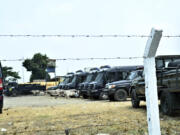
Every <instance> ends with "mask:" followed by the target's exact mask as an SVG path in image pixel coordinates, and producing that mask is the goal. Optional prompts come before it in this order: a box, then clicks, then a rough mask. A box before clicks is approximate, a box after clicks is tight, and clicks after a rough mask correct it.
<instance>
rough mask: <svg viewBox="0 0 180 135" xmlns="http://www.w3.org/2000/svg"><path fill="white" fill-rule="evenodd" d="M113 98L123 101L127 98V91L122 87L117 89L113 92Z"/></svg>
mask: <svg viewBox="0 0 180 135" xmlns="http://www.w3.org/2000/svg"><path fill="white" fill-rule="evenodd" d="M114 99H115V100H116V101H125V100H126V99H127V92H126V91H125V90H123V89H119V90H117V91H116V92H115V94H114Z"/></svg>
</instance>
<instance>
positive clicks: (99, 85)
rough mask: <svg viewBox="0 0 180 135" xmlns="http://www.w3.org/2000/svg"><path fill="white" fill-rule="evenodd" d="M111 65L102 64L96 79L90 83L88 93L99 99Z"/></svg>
mask: <svg viewBox="0 0 180 135" xmlns="http://www.w3.org/2000/svg"><path fill="white" fill-rule="evenodd" d="M108 69H110V66H108V65H106V66H101V67H100V70H99V71H98V73H97V76H96V78H95V80H94V81H92V82H91V83H89V84H88V88H87V89H88V90H87V95H88V96H89V97H91V98H93V99H99V97H100V93H101V91H102V89H103V88H104V87H105V84H106V82H107V76H106V73H107V70H108Z"/></svg>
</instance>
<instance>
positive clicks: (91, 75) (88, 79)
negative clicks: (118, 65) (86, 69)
mask: <svg viewBox="0 0 180 135" xmlns="http://www.w3.org/2000/svg"><path fill="white" fill-rule="evenodd" d="M92 78H93V74H89V75H88V76H87V78H86V80H85V82H90V81H91V80H92Z"/></svg>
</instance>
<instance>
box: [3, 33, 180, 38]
mask: <svg viewBox="0 0 180 135" xmlns="http://www.w3.org/2000/svg"><path fill="white" fill-rule="evenodd" d="M0 37H1V38H2V37H25V38H40V37H41V38H45V37H57V38H116V37H117V38H118V37H121V38H123V37H126V38H145V37H151V36H150V35H126V34H125V35H123V34H109V35H108V34H100V35H91V34H70V35H68V34H67V35H64V34H62V35H61V34H52V35H51V34H0ZM162 37H165V38H179V37H180V35H164V36H162Z"/></svg>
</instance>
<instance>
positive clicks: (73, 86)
mask: <svg viewBox="0 0 180 135" xmlns="http://www.w3.org/2000/svg"><path fill="white" fill-rule="evenodd" d="M86 76H87V72H83V71H82V70H78V71H76V73H75V74H74V76H73V79H72V81H71V82H70V83H68V84H66V85H65V86H64V88H63V89H64V90H61V92H60V93H61V95H62V96H66V95H68V97H69V96H70V97H74V96H75V97H78V96H79V91H78V90H77V89H78V85H79V84H80V83H82V82H84V80H85V79H86ZM69 93H70V95H69Z"/></svg>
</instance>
